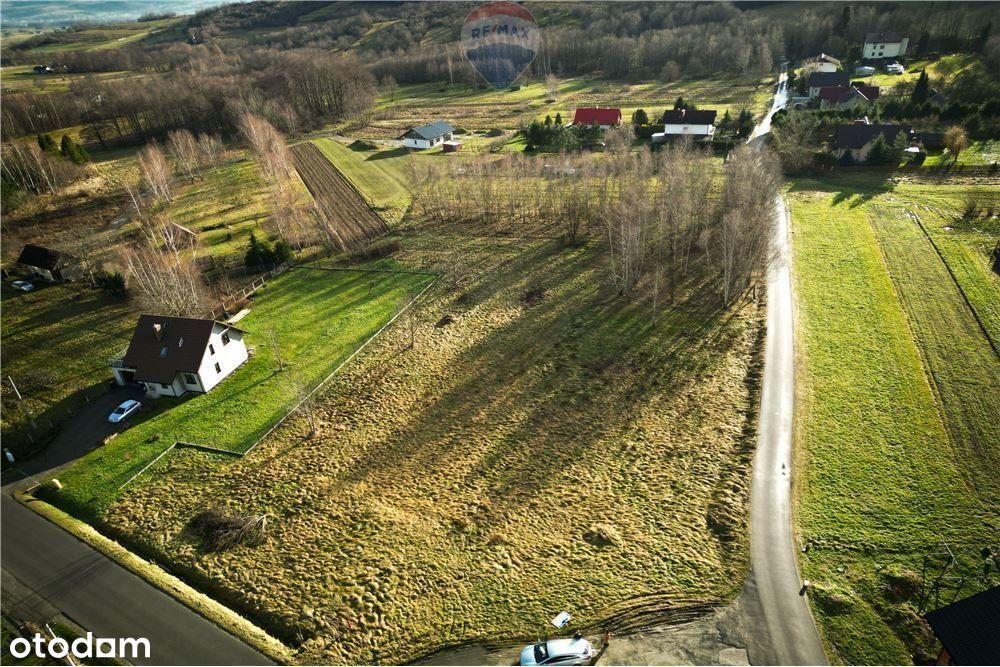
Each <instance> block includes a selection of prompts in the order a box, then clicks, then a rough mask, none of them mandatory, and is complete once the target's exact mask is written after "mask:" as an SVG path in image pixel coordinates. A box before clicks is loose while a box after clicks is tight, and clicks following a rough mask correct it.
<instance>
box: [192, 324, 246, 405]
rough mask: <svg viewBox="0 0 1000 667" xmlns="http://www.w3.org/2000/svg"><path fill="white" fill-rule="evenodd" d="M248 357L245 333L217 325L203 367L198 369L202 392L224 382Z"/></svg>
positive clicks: (209, 342)
mask: <svg viewBox="0 0 1000 667" xmlns="http://www.w3.org/2000/svg"><path fill="white" fill-rule="evenodd" d="M226 337H228V339H229V342H228V343H226V342H225V338H226ZM247 356H248V355H247V346H246V345H245V344H244V343H243V332H241V331H237V330H235V329H229V328H227V327H224V326H222V325H221V324H220V325H216V326H215V327H214V328H213V329H212V337H211V338H209V341H208V347H206V348H205V356H204V357H202V358H201V366H200V367H199V368H198V379H199V381H200V383H201V391H209V390H210V389H211V388H212V387H214V386H215V385H217V384H219V383H220V382H222V381H223V380H224V379H225V378H226V376H228V375H229V374H230V373H232V372H233V371H235V370H236V369H237V368H239V367H240V366H241V365H242V364H243V362H245V361H246V360H247ZM217 365H218V368H216V366H217ZM193 390H194V391H198V390H196V389H193Z"/></svg>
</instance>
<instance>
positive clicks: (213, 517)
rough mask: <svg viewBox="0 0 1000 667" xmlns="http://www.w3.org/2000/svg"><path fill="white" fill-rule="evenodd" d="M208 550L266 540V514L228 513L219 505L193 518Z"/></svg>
mask: <svg viewBox="0 0 1000 667" xmlns="http://www.w3.org/2000/svg"><path fill="white" fill-rule="evenodd" d="M191 528H192V529H193V530H194V531H195V532H196V533H198V534H199V535H200V536H201V538H202V540H203V542H202V544H203V546H204V547H205V549H206V550H208V551H226V550H228V549H232V548H234V547H237V546H240V545H243V544H245V545H248V546H257V545H259V544H261V543H263V541H264V533H265V531H266V530H267V515H266V514H256V515H253V514H228V513H226V511H225V510H223V509H220V508H218V507H213V508H211V509H207V510H205V511H204V512H201V513H199V514H198V515H196V516H195V517H194V518H193V519H191Z"/></svg>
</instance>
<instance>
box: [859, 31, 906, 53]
mask: <svg viewBox="0 0 1000 667" xmlns="http://www.w3.org/2000/svg"><path fill="white" fill-rule="evenodd" d="M909 43H910V38H909V36H908V35H906V34H904V33H901V32H870V33H868V34H867V35H865V46H864V49H862V52H861V57H862V58H864V59H865V60H877V59H880V58H900V57H902V56H905V55H906V47H907V46H908V45H909Z"/></svg>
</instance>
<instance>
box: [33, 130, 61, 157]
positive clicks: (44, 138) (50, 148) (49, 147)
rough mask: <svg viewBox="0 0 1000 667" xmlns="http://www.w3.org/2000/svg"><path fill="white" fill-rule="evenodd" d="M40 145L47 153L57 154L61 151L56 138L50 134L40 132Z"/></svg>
mask: <svg viewBox="0 0 1000 667" xmlns="http://www.w3.org/2000/svg"><path fill="white" fill-rule="evenodd" d="M37 139H38V147H39V148H41V149H42V150H43V151H45V152H46V153H52V154H56V153H58V152H59V148H58V147H57V146H56V141H55V139H53V138H52V136H51V135H49V134H39V135H38V137H37Z"/></svg>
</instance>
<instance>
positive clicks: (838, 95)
mask: <svg viewBox="0 0 1000 667" xmlns="http://www.w3.org/2000/svg"><path fill="white" fill-rule="evenodd" d="M878 95H879V90H878V86H847V87H844V86H826V87H823V88H820V89H819V95H818V96H817V97H818V98H819V108H820V109H855V108H858V107H862V106H868V103H869V102H871V101H872V100H874V99H876V98H878Z"/></svg>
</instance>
